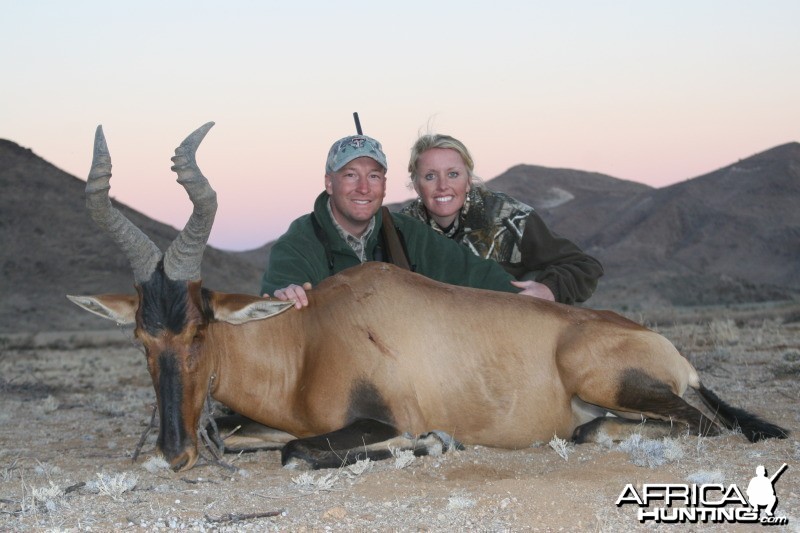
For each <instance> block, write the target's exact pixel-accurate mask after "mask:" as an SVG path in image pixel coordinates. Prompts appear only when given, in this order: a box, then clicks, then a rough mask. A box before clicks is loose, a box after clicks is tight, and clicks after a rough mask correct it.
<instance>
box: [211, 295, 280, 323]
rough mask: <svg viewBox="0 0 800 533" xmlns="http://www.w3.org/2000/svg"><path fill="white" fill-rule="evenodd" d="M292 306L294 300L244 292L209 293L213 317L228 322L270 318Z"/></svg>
mask: <svg viewBox="0 0 800 533" xmlns="http://www.w3.org/2000/svg"><path fill="white" fill-rule="evenodd" d="M292 306H294V301H293V300H291V301H287V302H284V301H281V300H270V299H267V298H259V297H258V296H249V295H246V294H226V293H224V292H214V293H212V294H211V307H212V308H213V310H214V318H215V319H216V320H219V321H221V322H228V323H230V324H244V323H246V322H251V321H253V320H262V319H264V318H270V317H273V316H276V315H279V314H280V313H283V312H284V311H286V310H287V309H291V308H292Z"/></svg>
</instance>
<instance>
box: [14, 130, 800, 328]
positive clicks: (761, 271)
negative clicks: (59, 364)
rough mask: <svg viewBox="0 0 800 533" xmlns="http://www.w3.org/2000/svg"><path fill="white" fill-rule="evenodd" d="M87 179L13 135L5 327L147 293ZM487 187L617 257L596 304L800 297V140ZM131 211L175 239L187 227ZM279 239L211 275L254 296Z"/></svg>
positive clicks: (215, 253)
mask: <svg viewBox="0 0 800 533" xmlns="http://www.w3.org/2000/svg"><path fill="white" fill-rule="evenodd" d="M84 185H85V183H84V182H83V181H81V180H79V179H78V178H75V177H73V176H70V175H69V174H66V173H65V172H63V171H61V170H59V169H58V168H56V167H54V166H52V165H51V164H49V163H47V162H46V161H45V160H43V159H42V158H40V157H38V156H37V155H35V154H34V153H33V152H31V151H30V150H28V149H25V148H22V147H20V146H18V145H16V144H15V143H13V142H10V141H3V140H0V186H2V190H3V195H0V246H2V256H1V261H0V265H2V278H0V295H1V297H0V333H3V332H15V331H35V330H40V329H65V330H67V329H76V328H85V327H97V328H100V327H107V326H108V324H107V323H105V321H102V320H101V319H95V318H94V317H92V316H90V315H88V314H87V313H85V312H84V311H81V310H80V309H78V308H77V307H75V306H73V305H72V304H71V303H69V302H68V301H67V300H66V298H64V295H65V294H92V293H99V292H131V291H132V290H133V289H132V276H131V273H130V268H129V266H128V264H127V261H126V260H125V258H124V257H123V256H122V255H121V254H119V252H118V251H117V249H116V247H115V245H114V244H113V243H112V242H111V240H110V239H108V238H107V237H106V236H105V235H104V234H102V233H101V232H99V231H98V230H97V229H96V228H95V226H94V224H93V223H92V222H91V220H90V219H89V217H88V215H87V213H86V210H85V208H84V204H83V202H84V200H83V188H84ZM487 185H488V186H489V187H491V188H493V189H496V190H500V191H504V192H507V193H509V194H511V195H512V196H514V197H516V198H518V199H520V200H522V201H524V202H526V203H528V204H530V205H532V206H533V207H534V208H535V209H537V210H538V211H539V212H540V213H541V214H542V216H543V217H544V218H545V220H546V221H547V222H548V224H549V225H550V226H551V227H552V228H553V229H554V230H555V231H556V232H558V233H561V234H562V235H565V236H568V237H570V238H572V239H573V240H575V241H576V242H577V243H579V244H580V245H581V246H582V247H583V248H584V249H585V250H586V251H587V252H589V253H591V254H592V255H595V256H596V257H597V258H598V259H600V260H601V261H602V262H603V264H604V266H605V268H606V275H605V277H604V278H603V279H602V280H601V285H600V287H599V289H598V291H597V292H596V293H595V295H594V296H593V297H592V299H591V300H590V301H589V305H591V306H593V307H612V308H617V309H628V310H635V309H637V308H647V307H654V306H669V305H698V304H731V303H741V302H762V301H771V300H782V299H790V298H795V297H797V296H798V294H800V209H798V207H797V206H798V205H800V144H798V143H790V144H786V145H782V146H778V147H775V148H773V149H770V150H767V151H765V152H762V153H760V154H757V155H754V156H752V157H748V158H746V159H743V160H740V161H738V162H736V163H734V164H732V165H729V166H727V167H725V168H722V169H719V170H717V171H714V172H711V173H709V174H706V175H703V176H700V177H697V178H693V179H689V180H687V181H684V182H681V183H678V184H675V185H672V186H670V187H664V188H660V189H654V188H652V187H648V186H646V185H642V184H639V183H635V182H630V181H624V180H619V179H616V178H613V177H611V176H606V175H602V174H597V173H590V172H582V171H578V170H569V169H552V168H546V167H540V166H533V165H518V166H515V167H512V168H511V169H509V170H508V171H506V172H505V173H503V174H502V175H500V176H498V177H497V178H495V179H493V180H489V181H488V182H487ZM392 207H393V208H395V209H397V208H399V205H394V206H392ZM119 208H120V209H121V210H122V212H123V213H125V214H126V216H128V217H129V218H130V219H131V220H132V221H133V222H134V223H135V224H136V225H137V226H139V227H140V228H142V229H143V230H144V231H145V233H147V234H148V235H150V236H151V238H153V240H154V241H155V242H156V244H157V245H159V246H160V247H162V249H163V248H165V247H166V246H167V245H168V244H169V242H171V241H172V239H173V238H174V236H175V235H176V234H177V230H176V229H174V228H171V227H169V226H167V225H165V224H161V223H159V222H156V221H154V220H152V219H150V218H148V217H146V216H144V215H143V214H141V213H139V212H137V211H135V210H133V209H130V208H128V207H126V206H124V205H120V206H119ZM271 245H272V243H266V244H265V245H264V246H262V247H260V248H258V249H256V250H252V251H249V252H238V253H237V252H224V251H221V250H217V249H214V248H212V247H209V249H208V250H207V251H206V254H205V256H204V260H203V277H204V281H205V284H206V286H209V287H212V288H214V287H218V288H224V289H225V290H228V291H232V292H233V291H238V292H247V293H254V292H255V291H256V290H257V288H258V286H259V281H260V277H261V273H262V269H263V265H265V264H266V261H267V258H268V255H269V250H270V248H271Z"/></svg>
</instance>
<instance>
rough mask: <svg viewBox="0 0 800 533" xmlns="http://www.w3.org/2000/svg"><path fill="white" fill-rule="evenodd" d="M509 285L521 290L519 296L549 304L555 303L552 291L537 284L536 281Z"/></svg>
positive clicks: (517, 282) (513, 282) (541, 284)
mask: <svg viewBox="0 0 800 533" xmlns="http://www.w3.org/2000/svg"><path fill="white" fill-rule="evenodd" d="M511 284H512V285H513V286H515V287H517V288H519V289H522V290H521V291H520V292H519V294H524V295H526V296H533V297H534V298H541V299H542V300H550V301H551V302H555V301H556V297H555V296H554V295H553V291H551V290H550V287H548V286H547V285H545V284H543V283H538V282H536V281H512V282H511Z"/></svg>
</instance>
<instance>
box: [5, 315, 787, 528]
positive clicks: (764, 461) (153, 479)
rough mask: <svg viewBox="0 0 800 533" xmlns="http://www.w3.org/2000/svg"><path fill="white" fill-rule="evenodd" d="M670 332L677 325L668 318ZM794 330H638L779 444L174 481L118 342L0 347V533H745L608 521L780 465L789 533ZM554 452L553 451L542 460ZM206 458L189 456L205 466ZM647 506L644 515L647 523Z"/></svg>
mask: <svg viewBox="0 0 800 533" xmlns="http://www.w3.org/2000/svg"><path fill="white" fill-rule="evenodd" d="M676 319H677V320H676ZM799 319H800V314H799V313H797V312H796V311H795V312H793V313H789V314H788V315H787V314H786V313H785V312H784V313H777V314H774V315H771V314H770V313H764V312H763V310H762V311H761V312H760V313H758V314H750V315H748V314H747V313H738V314H736V313H733V312H732V311H729V310H726V309H718V310H712V311H710V312H709V313H708V314H707V315H704V316H701V315H699V314H696V313H695V314H693V315H692V316H688V315H687V316H679V313H677V312H675V313H673V315H672V316H671V317H670V320H668V321H667V322H669V324H668V325H659V324H653V325H652V326H653V327H654V328H655V329H657V330H658V331H659V332H661V333H662V334H664V335H665V336H666V337H667V338H669V339H670V340H671V341H673V342H674V343H675V344H676V345H677V346H678V347H679V348H680V349H681V351H682V352H683V353H684V354H685V355H686V356H687V357H688V358H689V359H690V360H691V361H692V362H693V363H694V364H695V365H696V366H697V368H698V369H699V370H700V372H701V375H702V378H703V380H704V383H705V384H706V385H707V386H708V387H710V388H711V389H713V390H714V391H716V392H717V393H718V394H719V395H720V396H721V397H722V398H723V399H725V400H727V401H728V402H729V403H732V404H734V405H737V406H741V407H744V408H747V409H748V410H751V411H753V412H756V413H758V414H761V415H763V416H764V417H766V418H768V419H770V420H771V421H773V422H775V423H778V424H780V425H782V426H784V427H787V428H788V429H789V430H791V431H792V435H791V436H790V437H789V438H788V439H785V440H769V441H766V442H761V443H757V444H750V443H748V442H747V441H746V440H745V439H744V438H743V437H742V436H741V435H736V434H729V435H726V436H723V437H714V438H708V437H696V436H685V437H682V438H680V439H675V440H671V441H659V442H654V441H639V442H637V441H635V440H634V441H629V442H627V443H625V446H620V445H619V444H618V443H617V444H613V445H611V444H609V445H581V446H573V445H567V446H566V447H565V448H563V449H560V448H559V446H558V443H557V442H555V441H553V442H551V443H532V446H531V447H530V448H526V449H522V450H501V449H490V448H484V447H475V446H466V449H465V450H463V451H456V452H448V453H447V454H444V455H441V456H437V457H425V458H416V459H414V458H409V457H406V456H403V455H399V456H398V457H396V458H395V459H394V460H387V461H382V462H373V463H369V464H367V463H360V464H359V465H357V468H342V469H339V470H336V469H334V470H327V471H316V472H298V471H291V470H286V469H283V468H281V466H280V458H279V453H278V452H274V451H262V452H256V453H251V454H242V455H238V456H236V455H227V456H226V457H225V460H226V461H227V462H228V463H230V465H232V467H231V468H226V467H224V466H220V465H218V464H211V463H209V462H208V461H207V460H201V461H200V463H199V464H198V466H196V467H195V468H193V469H192V470H190V471H188V472H182V473H174V472H172V471H171V470H169V469H168V468H166V466H165V464H164V463H163V461H160V460H159V459H158V457H157V456H155V455H154V444H155V438H156V434H155V431H153V432H151V433H150V434H149V435H148V436H147V439H146V441H145V443H144V445H143V447H142V453H141V455H140V457H139V458H138V460H137V462H136V463H133V462H132V455H133V453H134V451H135V450H136V448H137V443H138V442H139V440H140V437H141V435H142V434H143V431H144V429H145V428H146V427H147V425H148V424H149V421H150V415H151V412H152V405H153V402H154V398H155V396H154V392H153V389H152V385H151V383H150V378H149V375H148V374H147V370H146V368H145V363H144V356H143V354H142V352H141V351H140V350H139V348H138V347H136V346H135V345H133V344H132V343H131V342H130V340H129V339H130V333H129V332H127V331H123V330H118V331H110V332H83V333H49V334H43V333H42V334H38V335H16V336H7V337H4V338H2V339H0V349H1V350H2V351H0V530H2V531H6V530H10V531H31V530H35V531H42V530H47V531H67V530H80V531H112V530H114V531H118V530H123V531H153V530H165V529H186V530H191V531H264V530H280V531H311V530H314V531H317V530H319V531H328V530H330V531H341V530H364V531H386V530H399V531H417V530H421V531H460V530H465V529H466V530H481V531H574V530H586V531H629V530H630V531H634V530H645V529H648V530H649V529H653V528H654V527H658V528H660V529H664V528H667V529H669V528H677V529H680V530H687V529H695V530H699V529H703V530H707V529H710V530H712V531H714V530H718V531H723V530H725V531H731V530H734V531H736V530H739V531H753V530H758V529H760V528H762V527H764V526H762V525H760V524H747V525H732V524H730V523H727V524H722V525H711V524H698V525H691V524H690V525H684V526H675V525H663V524H660V525H657V526H654V524H653V522H652V521H650V522H646V523H644V524H641V523H640V522H639V521H638V519H637V509H638V507H637V506H636V505H634V504H625V505H622V506H620V507H618V506H616V505H615V502H616V500H617V499H618V498H619V497H620V495H621V493H622V491H623V489H624V488H625V487H626V485H627V484H633V486H634V487H635V488H636V489H637V491H638V490H639V489H640V488H641V487H642V484H654V483H675V484H697V485H703V484H710V483H718V484H722V485H723V486H724V487H726V488H727V487H729V486H730V485H732V484H735V485H736V486H737V487H739V488H740V490H741V491H742V492H744V491H745V488H746V487H747V484H748V483H749V481H750V479H751V478H752V477H753V476H754V475H755V469H756V467H757V466H758V465H764V466H765V467H766V469H767V474H768V475H771V474H772V473H773V472H775V471H777V470H778V469H779V468H780V467H781V465H782V464H784V463H786V464H787V465H788V468H787V469H786V470H785V471H784V472H783V473H782V474H781V476H780V477H779V478H777V480H776V482H775V484H774V488H775V492H776V494H777V496H778V500H779V503H778V506H777V509H776V513H775V515H776V516H777V517H783V518H786V519H787V520H788V523H787V524H785V525H780V526H772V527H773V528H774V529H772V530H773V531H800V443H799V442H798V435H800V387H799V386H798V380H799V379H800V320H799ZM559 452H560V453H559ZM206 456H207V454H206ZM659 505H660V504H658V503H653V504H652V506H651V507H658V506H659Z"/></svg>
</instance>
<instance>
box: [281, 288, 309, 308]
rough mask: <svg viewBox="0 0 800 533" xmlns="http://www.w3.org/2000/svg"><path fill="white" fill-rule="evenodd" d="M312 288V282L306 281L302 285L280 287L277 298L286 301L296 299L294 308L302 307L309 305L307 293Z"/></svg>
mask: <svg viewBox="0 0 800 533" xmlns="http://www.w3.org/2000/svg"><path fill="white" fill-rule="evenodd" d="M310 290H311V283H309V282H307V281H306V282H305V283H303V286H302V287H301V286H300V285H294V284H292V285H289V286H288V287H285V288H283V289H278V290H276V291H275V298H277V299H278V300H283V301H284V302H285V301H287V300H294V308H295V309H302V308H303V307H306V306H308V295H306V291H310Z"/></svg>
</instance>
